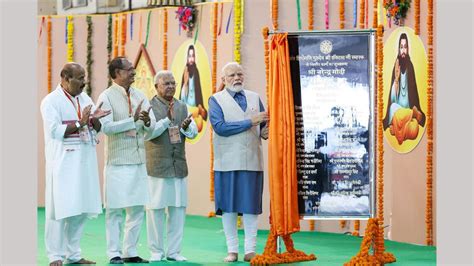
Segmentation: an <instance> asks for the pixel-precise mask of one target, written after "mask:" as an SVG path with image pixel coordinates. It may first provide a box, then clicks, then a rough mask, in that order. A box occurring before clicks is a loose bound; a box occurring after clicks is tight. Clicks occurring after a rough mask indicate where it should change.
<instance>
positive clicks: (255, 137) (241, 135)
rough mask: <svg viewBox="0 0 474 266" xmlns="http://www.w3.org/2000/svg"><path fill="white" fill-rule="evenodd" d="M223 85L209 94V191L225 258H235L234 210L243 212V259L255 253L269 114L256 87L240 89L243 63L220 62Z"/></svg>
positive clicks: (233, 259) (235, 224)
mask: <svg viewBox="0 0 474 266" xmlns="http://www.w3.org/2000/svg"><path fill="white" fill-rule="evenodd" d="M222 80H223V82H224V84H225V89H223V90H222V91H219V92H217V93H215V94H214V95H213V96H212V97H211V98H209V113H210V121H211V123H212V127H213V129H214V137H213V145H214V153H215V157H214V178H215V180H214V191H215V192H214V193H215V204H216V206H215V208H216V214H218V215H221V214H222V224H223V227H224V233H225V236H226V242H227V252H228V254H227V256H226V257H225V258H224V262H234V261H237V259H238V250H239V239H238V237H237V215H238V214H243V218H244V231H245V257H244V260H245V261H250V260H251V259H252V258H253V257H254V256H255V246H256V241H257V218H258V215H259V214H261V213H262V193H263V154H262V143H261V138H263V139H267V138H268V127H267V126H265V124H266V121H268V114H267V112H265V110H264V107H263V104H262V101H261V100H260V97H259V95H258V94H257V93H255V92H252V91H249V90H246V89H244V85H243V82H244V74H243V70H242V67H241V66H240V65H239V64H238V63H236V62H231V63H228V64H226V65H225V66H224V67H223V68H222Z"/></svg>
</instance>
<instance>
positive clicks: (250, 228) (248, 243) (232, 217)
mask: <svg viewBox="0 0 474 266" xmlns="http://www.w3.org/2000/svg"><path fill="white" fill-rule="evenodd" d="M243 217H244V232H245V246H244V247H245V254H248V253H252V252H255V247H256V245H257V221H258V215H255V214H244V215H243ZM222 225H223V227H224V233H225V237H226V242H227V252H228V253H239V238H238V235H237V213H235V212H232V213H228V212H226V213H223V214H222Z"/></svg>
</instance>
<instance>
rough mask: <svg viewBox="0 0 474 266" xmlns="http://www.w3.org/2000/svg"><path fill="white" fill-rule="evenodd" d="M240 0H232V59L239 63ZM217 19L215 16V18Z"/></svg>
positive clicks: (240, 33)
mask: <svg viewBox="0 0 474 266" xmlns="http://www.w3.org/2000/svg"><path fill="white" fill-rule="evenodd" d="M241 1H242V0H234V9H235V16H234V43H235V44H234V60H235V62H237V63H239V64H240V61H241V57H240V47H241V39H240V38H241V35H242V32H241V29H242V28H241V24H242V12H243V11H242V2H241ZM216 19H217V18H216ZM216 23H217V20H216Z"/></svg>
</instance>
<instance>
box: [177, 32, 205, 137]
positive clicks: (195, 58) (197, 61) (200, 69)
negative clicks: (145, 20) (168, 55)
mask: <svg viewBox="0 0 474 266" xmlns="http://www.w3.org/2000/svg"><path fill="white" fill-rule="evenodd" d="M193 43H194V40H192V39H189V40H187V41H185V42H183V44H181V46H180V47H179V48H178V50H177V51H176V54H175V55H174V58H173V63H172V65H171V71H172V72H173V76H174V77H175V79H176V93H175V98H176V99H179V100H181V101H183V102H184V103H186V105H187V106H188V112H190V113H192V114H193V119H194V121H195V122H196V125H197V127H198V132H199V133H198V135H197V137H196V138H194V139H186V141H187V142H189V143H192V144H194V143H197V142H198V141H199V139H200V138H201V137H202V136H203V135H204V132H205V129H206V126H207V122H208V115H207V110H209V107H208V100H209V97H210V96H211V67H210V64H209V57H208V55H207V53H206V49H205V47H204V46H203V45H202V43H201V42H200V41H199V40H196V43H195V44H194V45H193Z"/></svg>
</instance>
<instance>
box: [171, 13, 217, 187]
mask: <svg viewBox="0 0 474 266" xmlns="http://www.w3.org/2000/svg"><path fill="white" fill-rule="evenodd" d="M163 69H165V70H166V69H168V9H166V8H164V9H163ZM213 187H214V186H213ZM212 194H214V193H212Z"/></svg>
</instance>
